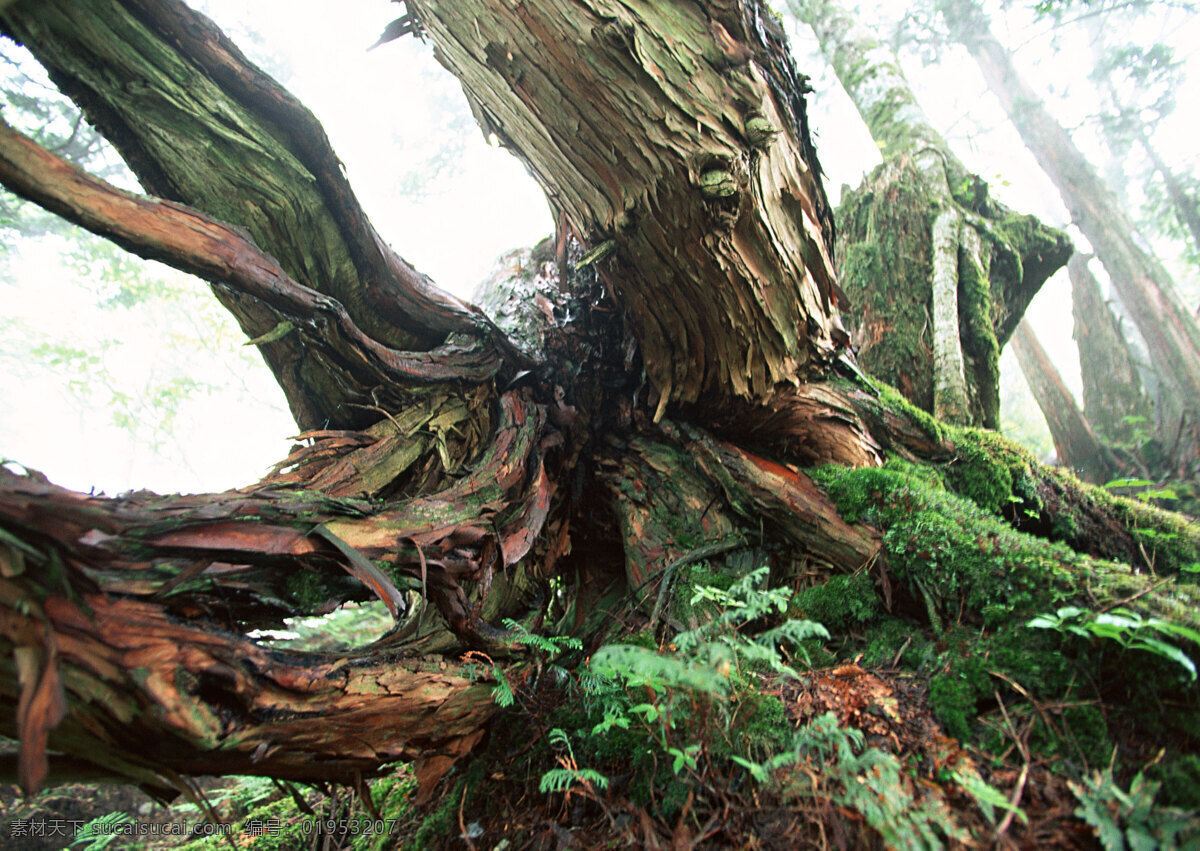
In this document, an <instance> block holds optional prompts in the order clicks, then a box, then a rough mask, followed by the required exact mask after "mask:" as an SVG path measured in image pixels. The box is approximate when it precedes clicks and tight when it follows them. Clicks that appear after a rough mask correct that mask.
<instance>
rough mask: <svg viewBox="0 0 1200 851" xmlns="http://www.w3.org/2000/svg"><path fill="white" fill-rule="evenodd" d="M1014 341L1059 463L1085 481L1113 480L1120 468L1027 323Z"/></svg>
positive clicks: (1020, 328) (1018, 327)
mask: <svg viewBox="0 0 1200 851" xmlns="http://www.w3.org/2000/svg"><path fill="white" fill-rule="evenodd" d="M1012 342H1013V347H1014V349H1015V351H1016V354H1017V362H1018V363H1019V364H1020V365H1021V372H1023V373H1024V374H1025V380H1026V381H1028V382H1029V389H1030V390H1032V391H1033V397H1034V399H1036V400H1037V403H1038V407H1039V408H1041V409H1042V415H1043V416H1044V417H1045V418H1046V425H1047V426H1049V427H1050V436H1051V437H1052V438H1053V439H1054V450H1055V452H1057V453H1058V462H1059V463H1060V464H1062V465H1063V466H1064V467H1066V468H1067V469H1069V470H1073V471H1074V472H1075V474H1076V475H1077V476H1079V477H1080V478H1082V479H1084V480H1085V481H1089V482H1093V483H1095V484H1104V483H1105V482H1107V481H1109V480H1110V479H1112V478H1113V477H1114V473H1115V472H1116V470H1117V465H1116V461H1115V459H1114V458H1113V457H1112V453H1111V452H1110V451H1109V449H1108V447H1106V446H1105V445H1104V443H1103V442H1102V441H1101V440H1099V439H1098V438H1097V437H1096V435H1095V433H1094V432H1093V431H1092V426H1091V424H1090V423H1089V422H1088V420H1087V419H1085V418H1084V416H1083V413H1082V412H1081V411H1080V410H1079V407H1078V406H1077V405H1076V404H1075V399H1074V397H1072V396H1071V391H1070V390H1068V389H1067V386H1066V384H1064V383H1063V380H1062V376H1060V375H1059V374H1058V370H1057V369H1055V367H1054V362H1053V361H1051V360H1050V356H1049V355H1047V354H1046V350H1045V349H1043V348H1042V344H1041V343H1039V342H1038V338H1037V335H1035V334H1034V332H1033V329H1032V328H1030V327H1029V323H1028V322H1022V323H1021V324H1020V325H1018V326H1017V333H1016V334H1014V335H1013V339H1012Z"/></svg>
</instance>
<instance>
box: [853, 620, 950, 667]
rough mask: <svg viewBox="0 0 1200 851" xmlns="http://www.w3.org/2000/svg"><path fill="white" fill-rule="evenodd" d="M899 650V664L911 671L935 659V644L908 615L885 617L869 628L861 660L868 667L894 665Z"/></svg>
mask: <svg viewBox="0 0 1200 851" xmlns="http://www.w3.org/2000/svg"><path fill="white" fill-rule="evenodd" d="M902 650H903V652H901V651H902ZM897 653H899V654H900V659H899V664H900V665H901V666H902V667H905V668H910V669H912V670H917V669H919V668H922V667H925V666H926V665H927V664H929V663H930V662H931V661H933V660H934V659H935V658H936V654H934V652H933V644H932V642H931V641H930V640H929V638H928V636H927V635H926V633H925V630H924V629H923V628H922V627H921V626H919V625H918V624H916V623H914V622H913V621H910V620H907V619H905V618H898V617H885V618H883V619H882V620H880V621H879V623H878V624H876V625H875V626H874V627H872V628H871V629H869V630H868V631H867V639H866V649H865V650H864V651H863V657H862V662H863V664H864V665H866V666H867V667H878V666H883V665H891V664H892V661H893V660H894V659H896V654H897Z"/></svg>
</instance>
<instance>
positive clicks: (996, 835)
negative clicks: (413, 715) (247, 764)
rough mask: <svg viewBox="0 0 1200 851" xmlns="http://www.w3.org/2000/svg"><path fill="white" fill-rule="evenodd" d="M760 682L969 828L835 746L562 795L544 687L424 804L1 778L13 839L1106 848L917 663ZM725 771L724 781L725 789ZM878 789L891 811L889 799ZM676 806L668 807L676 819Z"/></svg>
mask: <svg viewBox="0 0 1200 851" xmlns="http://www.w3.org/2000/svg"><path fill="white" fill-rule="evenodd" d="M762 694H763V695H764V696H766V697H772V698H776V699H778V700H779V701H780V702H781V703H782V705H783V707H784V711H785V713H786V719H787V722H788V723H789V724H790V725H791V726H792V727H793V728H800V727H802V726H803V725H806V724H812V723H813V722H814V720H816V719H819V718H820V717H822V716H825V715H826V714H827V713H832V715H833V716H835V717H836V719H837V721H838V724H839V726H840V727H842V728H846V729H856V730H860V731H861V732H862V734H863V737H864V739H863V744H865V745H866V747H867V748H872V749H877V750H878V751H881V752H884V753H888V754H891V755H893V756H895V757H897V759H898V761H899V764H900V765H903V766H904V767H905V773H904V775H903V776H901V777H900V778H894V777H893V778H890V779H889V780H888V782H892V783H898V789H899V792H900V793H901V794H902V795H908V796H910V797H909V798H907V799H905V800H906V801H907V804H906V806H907V807H908V808H909V809H911V810H921V809H922V808H924V809H926V810H928V812H929V813H930V814H931V815H932V816H933V817H934V821H932V822H931V824H936V818H938V817H946V818H947V824H948V823H950V822H953V824H954V825H955V828H954V829H952V830H951V833H954V832H955V831H957V835H958V837H959V838H958V839H955V838H954V836H946V835H941V836H938V837H934V836H933V835H932V834H931V835H930V836H928V837H926V839H928V840H930V841H929V842H926V841H922V839H921V836H920V835H919V831H918V832H917V833H916V834H913V835H901V836H900V838H899V839H898V838H896V837H893V838H892V841H890V842H886V841H884V840H883V839H881V837H880V835H879V833H878V832H877V831H875V830H873V829H872V828H871V827H870V826H869V825H868V823H867V819H866V818H865V817H864V814H863V810H862V807H861V805H858V806H856V805H853V803H854V802H852V801H850V800H849V799H848V798H847V797H846V795H845V792H838V791H837V790H836V789H835V788H834V787H833V785H832V784H831V782H830V779H831V778H832V777H835V776H837V772H838V767H837V765H836V764H835V763H836V761H837V759H838V758H839V757H838V755H837V749H836V748H831V749H830V750H829V751H828V752H827V753H825V754H824V755H823V757H822V755H820V754H819V753H818V754H817V756H816V757H815V758H814V759H810V760H808V761H806V762H804V763H800V764H796V765H793V766H790V767H787V768H786V769H784V773H785V774H786V775H787V776H786V777H784V778H783V779H782V780H781V779H780V773H779V772H778V771H776V772H775V777H774V782H772V783H770V784H769V785H768V784H753V783H750V782H745V781H739V780H737V779H735V778H734V777H733V776H732V775H730V776H727V777H724V778H719V777H718V778H708V779H709V782H710V788H709V789H708V790H705V789H703V788H700V789H699V791H700V795H699V797H698V796H697V795H696V793H695V790H693V791H690V792H688V793H687V795H686V797H685V798H684V799H683V801H682V805H681V806H677V807H675V808H674V809H673V810H672V808H670V807H668V806H664V804H665V803H666V802H665V801H664V797H665V796H667V795H669V794H670V793H671V790H670V789H669V788H668V786H669V785H670V784H667V785H664V786H663V787H660V788H658V789H650V790H649V796H650V800H649V801H647V800H644V795H639V792H638V790H636V789H633V788H631V786H630V784H629V783H628V778H625V780H624V782H623V779H622V776H621V773H620V770H619V767H617V765H616V763H614V764H610V765H606V766H605V769H606V771H607V772H608V773H609V774H610V775H611V776H612V778H613V783H612V785H611V786H610V787H609V788H608V789H607V790H605V791H601V790H600V789H598V788H596V787H594V786H589V785H586V784H584V785H576V786H574V787H572V788H571V789H569V790H567V792H566V793H565V794H562V793H549V794H547V793H543V792H541V791H540V790H539V788H538V776H537V775H538V773H539V771H540V769H545V768H547V767H548V766H547V765H546V755H545V754H544V753H543V754H541V755H540V756H538V755H537V754H536V752H537V750H538V749H539V747H540V746H541V740H543V739H544V736H545V733H546V729H545V725H544V723H543V720H542V719H544V718H546V717H549V715H551V714H552V713H553V712H554V711H556V709H561V708H562V707H554V706H553V705H552V704H553V702H554V701H555V700H556V699H558V698H561V695H557V696H556V695H555V694H553V693H549V694H547V695H545V697H544V700H543V701H542V702H540V703H539V704H538V705H536V706H533V705H531V704H528V703H527V704H526V705H525V706H524V707H523V708H521V709H520V710H518V711H519V712H520V714H522V715H525V716H526V717H525V718H524V719H523V720H522V721H521V723H504V724H497V725H496V726H495V727H494V728H493V730H492V732H491V734H490V737H489V740H488V742H487V744H486V747H485V750H484V751H483V752H482V754H481V758H480V759H478V760H476V761H475V763H473V764H472V765H470V766H462V767H460V768H458V769H455V770H454V771H452V773H451V774H450V775H448V776H447V778H445V779H444V780H443V781H442V783H441V784H440V786H439V787H438V792H437V793H436V794H435V796H434V798H433V800H432V801H430V802H429V803H428V804H426V805H425V806H423V807H420V808H418V807H415V806H414V805H413V803H412V799H413V796H414V794H415V782H414V781H413V779H412V777H411V774H410V772H409V771H408V770H407V769H405V768H402V769H400V770H399V771H398V772H397V773H396V774H394V775H392V776H390V777H387V778H382V779H379V780H376V781H373V783H372V798H373V799H374V805H375V807H374V810H375V811H374V812H373V813H372V812H370V811H369V810H368V809H367V808H366V807H364V806H362V805H361V802H360V801H358V800H356V796H355V795H354V793H353V791H352V790H349V789H341V790H338V789H331V790H326V791H328V792H331V793H332V797H331V796H330V795H327V794H324V793H322V792H319V791H317V790H315V789H305V791H304V792H303V798H304V800H305V802H306V804H307V806H308V807H309V808H310V809H311V810H312V813H311V814H308V815H306V814H304V813H302V812H300V811H299V810H298V809H297V807H296V804H295V803H294V800H293V799H292V798H291V797H290V796H289V795H288V794H286V793H285V791H284V790H283V789H281V788H279V787H276V786H275V785H273V784H271V783H270V782H269V781H265V780H263V779H261V778H227V779H223V780H221V779H207V780H203V781H201V782H200V783H198V785H197V789H198V790H199V791H201V792H202V793H203V796H204V806H203V808H201V807H199V806H197V805H196V804H194V803H186V802H183V803H176V804H175V805H174V806H171V807H164V806H162V805H160V804H157V803H155V802H153V801H152V800H151V799H150V798H149V797H147V796H146V795H145V794H143V793H142V792H140V791H139V790H137V789H136V788H134V787H131V786H92V785H83V784H77V785H70V786H60V787H56V788H52V789H49V790H46V791H45V792H43V793H41V794H40V795H38V796H36V797H34V798H32V799H29V800H25V799H23V798H22V797H21V796H20V793H19V791H18V790H17V789H16V788H15V787H3V788H0V819H2V820H3V822H4V824H3V826H2V830H3V839H2V840H0V847H3V848H11V849H17V851H42V849H65V848H68V847H73V848H84V849H88V851H100V849H104V848H110V849H126V848H128V849H147V850H148V851H158V849H166V848H177V847H180V846H181V845H183V844H184V843H185V842H187V839H186V838H185V837H184V836H179V835H177V834H178V832H179V830H180V829H181V826H182V827H183V828H187V829H190V830H191V831H192V833H191V837H190V838H192V839H196V838H197V837H199V836H200V831H201V830H202V828H200V827H198V825H201V824H203V823H204V822H205V821H206V818H205V816H204V811H205V810H207V813H208V815H207V820H208V821H210V822H211V821H212V820H214V819H215V820H216V821H218V822H220V823H222V824H227V825H230V826H231V834H230V837H229V838H228V839H220V838H217V837H209V838H208V839H204V840H201V841H198V842H195V843H189V844H188V845H187V847H189V848H196V849H200V848H205V849H208V848H233V849H240V848H250V849H254V848H258V849H292V848H295V849H301V848H312V849H326V851H335V849H352V848H353V849H376V848H400V847H402V848H419V849H424V848H463V849H505V851H516V849H538V851H543V849H545V850H546V851H548V850H549V849H555V851H557V850H558V849H566V848H580V849H589V848H622V847H644V848H670V849H683V848H693V847H702V848H772V849H773V848H780V849H783V848H788V849H790V848H805V847H813V848H866V847H896V846H897V845H907V846H908V847H914V848H921V847H936V846H933V844H932V843H933V841H938V840H947V839H948V840H949V841H948V842H947V843H946V844H947V845H948V846H949V847H1008V848H1094V847H1099V843H1098V842H1097V839H1096V837H1095V835H1094V833H1093V831H1092V829H1091V828H1090V827H1089V826H1088V825H1087V824H1085V823H1084V821H1082V820H1080V819H1079V818H1077V817H1076V816H1075V812H1076V810H1077V807H1078V805H1079V801H1078V800H1077V798H1076V796H1075V795H1074V794H1072V791H1071V789H1070V788H1069V786H1068V782H1067V780H1066V778H1065V777H1064V776H1063V775H1062V773H1061V772H1056V771H1054V770H1053V765H1052V762H1051V761H1045V760H1039V759H1038V758H1037V756H1036V755H1034V754H1027V756H1028V761H1026V760H1025V758H1024V757H1022V755H1021V754H1020V753H1019V752H1018V749H1017V747H1016V746H1015V745H1014V746H1013V747H1012V748H1011V749H1010V752H1008V753H1006V754H1002V755H1000V756H1002V757H1003V759H996V758H988V757H984V756H983V755H981V754H979V753H977V752H973V751H971V750H969V749H965V748H964V747H962V746H961V745H960V744H959V742H957V741H956V740H955V739H953V738H950V737H948V736H946V735H945V734H944V733H943V731H942V728H941V726H940V725H939V723H938V722H937V720H936V719H935V717H934V716H933V714H932V712H931V710H930V707H929V703H928V700H927V695H926V687H925V681H924V679H923V678H922V677H921V676H919V675H916V674H914V673H912V672H910V671H904V670H900V669H895V668H883V669H878V668H877V669H872V670H868V669H864V668H862V667H859V666H858V665H856V664H853V663H849V664H841V665H838V666H835V667H830V668H826V669H821V670H813V671H809V672H807V673H806V674H804V675H803V676H802V677H801V678H799V679H776V680H769V679H764V680H763V683H762ZM1013 732H1014V737H1015V738H1014V741H1016V740H1019V739H1020V734H1019V732H1018V731H1016V730H1014V731H1013ZM531 733H540V734H541V735H534V736H531ZM627 756H628V755H627ZM844 756H845V755H844V754H843V757H844ZM616 762H617V763H619V760H617V761H616ZM560 764H561V761H560ZM539 765H540V769H539V768H538V766H539ZM860 768H861V766H860ZM872 770H873V771H874V773H875V775H876V778H875V779H876V780H878V779H880V777H879V775H880V770H881V769H880V768H879V767H875V768H874V769H869V770H868V774H867V775H864V776H863V777H860V778H858V782H860V783H863V784H864V785H865V786H867V787H871V785H872V777H871V776H868V775H869V773H870V771H872ZM976 772H977V773H978V774H977V776H982V777H984V778H986V781H987V783H988V784H989V785H990V786H991V787H992V788H993V789H998V790H1004V794H1005V796H1006V797H1009V798H1010V800H1012V801H1013V802H1014V803H1015V804H1016V805H1017V806H1018V807H1019V808H1020V811H1021V813H1022V818H1020V819H1018V818H1005V817H1004V816H1005V811H1004V809H1003V808H1002V807H1001V808H992V809H993V811H992V813H991V819H990V820H989V819H988V818H986V817H985V815H984V808H981V806H980V805H979V801H978V798H977V797H976V796H975V795H973V794H971V793H970V792H968V791H967V790H965V789H963V788H962V787H961V786H960V785H958V784H956V782H955V781H954V779H953V778H956V777H963V776H966V775H969V774H972V773H976ZM884 773H886V771H885V772H884ZM712 781H721V788H717V787H716V786H713V785H712ZM301 788H304V787H301ZM181 800H182V799H181ZM880 803H881V805H882V806H884V807H885V808H886V806H887V803H886V801H883V800H882V799H881V802H880ZM941 807H944V808H943V809H939V808H941ZM664 811H667V812H672V813H673V815H672V817H671V818H663V817H662V813H663V812H664ZM114 813H115V814H123V815H124V817H125V818H124V823H125V824H126V825H129V824H137V825H140V826H141V829H142V830H143V831H152V830H154V829H155V828H154V827H152V826H153V825H157V826H158V828H157V829H158V830H159V831H174V832H175V834H176V835H171V834H170V833H169V832H168V833H165V834H164V833H160V834H158V835H151V836H142V837H133V836H120V835H117V836H107V837H106V836H105V835H104V834H102V833H101V834H97V835H95V836H93V837H92V838H90V839H89V838H85V837H82V836H79V835H78V833H77V829H78V828H79V827H80V826H82V825H83V824H84V823H86V822H88V821H90V820H92V819H101V818H103V817H106V816H109V817H110V818H112V819H117V817H116V816H112V815H111V814H114ZM654 813H657V816H656V815H653V814H654ZM376 817H378V821H376ZM327 821H328V822H329V823H330V826H333V822H340V824H341V827H342V829H341V830H340V831H339V830H337V829H335V830H334V835H330V834H329V833H327V832H326V831H325V830H324V829H323V825H324V824H325V823H326V822H327ZM379 822H384V823H386V835H385V834H380V833H376V832H374V831H372V830H371V829H370V825H372V824H375V825H376V826H377V827H378V824H379ZM116 823H117V824H120V823H121V821H120V820H119V819H117V821H116ZM364 826H365V827H364ZM110 830H119V828H115V829H110ZM20 834H24V835H20ZM35 834H40V835H35ZM900 840H904V841H903V842H901V841H900Z"/></svg>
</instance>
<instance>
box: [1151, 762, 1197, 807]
mask: <svg viewBox="0 0 1200 851" xmlns="http://www.w3.org/2000/svg"><path fill="white" fill-rule="evenodd" d="M1146 776H1147V777H1149V778H1150V779H1151V780H1157V781H1158V782H1159V783H1161V784H1162V788H1161V790H1160V791H1159V798H1158V801H1159V803H1161V804H1166V805H1167V806H1169V807H1179V808H1181V809H1185V810H1191V811H1192V812H1196V811H1200V756H1197V755H1196V754H1168V755H1166V756H1165V758H1164V759H1163V761H1162V762H1160V763H1156V764H1155V765H1151V766H1149V767H1147V768H1146Z"/></svg>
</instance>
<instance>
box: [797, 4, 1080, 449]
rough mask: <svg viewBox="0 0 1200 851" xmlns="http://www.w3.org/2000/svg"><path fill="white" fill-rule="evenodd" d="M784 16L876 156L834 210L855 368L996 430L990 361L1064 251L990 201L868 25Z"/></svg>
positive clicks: (1029, 221) (994, 363)
mask: <svg viewBox="0 0 1200 851" xmlns="http://www.w3.org/2000/svg"><path fill="white" fill-rule="evenodd" d="M791 8H792V10H793V11H794V13H795V14H796V15H797V16H798V17H799V18H800V19H801V20H802V21H804V22H805V23H807V24H809V25H810V26H811V27H812V28H813V31H814V32H815V33H816V35H817V38H818V40H819V41H820V44H821V49H822V51H823V52H824V54H825V56H826V57H827V58H828V59H829V62H830V64H831V65H832V66H833V69H834V71H835V72H836V73H837V75H838V79H839V80H840V81H841V83H842V86H843V87H844V88H845V89H846V92H847V94H849V95H850V98H851V100H853V101H854V104H855V106H856V107H857V108H858V112H859V115H861V116H862V118H863V121H864V122H866V124H867V127H868V129H869V130H870V131H871V136H872V137H873V138H874V139H875V142H876V144H878V145H879V149H880V151H882V152H883V155H884V164H883V165H882V166H881V167H880V168H878V169H876V171H875V172H874V173H873V174H872V175H871V176H870V177H868V178H867V180H866V181H865V182H864V183H863V185H862V186H861V187H859V189H858V190H857V191H856V192H854V193H852V194H851V195H849V196H848V197H847V198H845V199H843V203H842V208H841V210H839V216H840V232H839V241H838V251H837V256H838V272H839V275H840V277H841V283H842V287H843V288H844V289H845V290H846V293H847V295H848V297H849V300H850V308H849V310H848V316H850V317H851V318H852V327H851V330H852V332H853V336H854V339H855V342H856V343H857V345H858V347H859V349H858V354H859V359H860V363H861V364H862V365H863V367H864V368H865V369H866V370H867V371H868V372H869V373H870V374H872V375H875V376H878V377H879V378H882V379H883V380H884V381H887V382H888V383H890V384H893V385H895V386H896V387H898V388H900V390H901V392H903V393H904V395H905V396H906V397H907V398H908V399H909V400H910V401H912V402H914V403H915V404H916V405H918V406H919V407H921V408H922V409H923V410H926V411H929V412H930V413H932V414H934V415H935V416H937V417H939V418H940V419H945V420H947V421H949V422H959V423H972V424H975V425H982V426H986V427H988V428H993V429H994V428H998V427H999V417H1000V395H999V394H1000V389H999V370H1000V350H1001V349H1002V348H1003V346H1004V344H1005V343H1006V342H1007V341H1008V338H1009V337H1010V336H1011V335H1012V333H1013V330H1014V329H1015V328H1016V326H1017V322H1018V321H1020V318H1021V316H1022V315H1023V314H1024V313H1025V308H1026V307H1027V306H1028V305H1029V302H1030V300H1031V299H1032V298H1033V296H1034V295H1035V294H1036V293H1037V291H1038V290H1039V289H1040V288H1041V286H1042V284H1043V283H1044V282H1045V281H1046V279H1047V278H1048V277H1049V276H1050V275H1052V274H1053V273H1054V272H1055V271H1056V270H1057V269H1058V268H1059V267H1060V266H1061V265H1062V264H1063V263H1065V262H1066V259H1067V257H1068V256H1069V255H1070V251H1071V248H1070V243H1069V241H1068V240H1067V238H1066V236H1065V235H1064V234H1062V233H1060V232H1058V231H1055V230H1053V229H1051V228H1047V227H1044V226H1043V225H1041V224H1040V223H1039V222H1038V221H1037V220H1036V219H1034V218H1033V217H1032V216H1019V215H1016V214H1014V213H1013V212H1012V211H1010V210H1008V209H1007V208H1005V207H1004V206H1003V205H1001V204H998V203H997V202H995V201H994V200H992V199H991V198H989V197H988V188H987V184H986V183H985V182H984V181H983V180H982V179H980V178H979V177H977V176H976V175H973V174H971V173H970V172H968V171H967V169H966V168H965V167H964V166H963V164H962V163H961V162H959V160H958V159H957V158H956V157H955V156H954V154H953V153H952V152H951V151H950V148H949V146H948V145H947V144H946V142H945V140H944V139H943V138H942V137H941V135H940V134H939V133H938V132H937V131H936V130H934V129H933V127H932V125H931V124H930V123H929V120H928V119H927V118H926V117H925V114H924V113H923V112H922V110H921V108H920V105H919V104H918V103H917V101H916V98H915V96H914V95H913V93H912V90H911V89H910V88H909V85H908V81H907V80H906V79H905V78H904V74H903V72H902V71H901V70H900V64H899V61H898V60H897V58H896V56H895V54H894V53H893V52H892V51H891V49H890V48H888V47H886V46H885V45H883V44H881V43H880V41H879V38H878V36H877V35H876V34H875V33H874V32H873V31H872V30H871V28H870V26H868V25H867V24H865V23H863V22H862V21H858V20H855V18H854V17H853V16H852V15H851V14H850V13H849V12H848V11H847V10H845V9H843V8H841V7H840V6H839V5H838V4H837V3H836V2H832V0H810V2H798V0H793V2H792V3H791ZM885 281H886V282H888V283H887V285H886V286H884V285H883V282H885Z"/></svg>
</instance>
